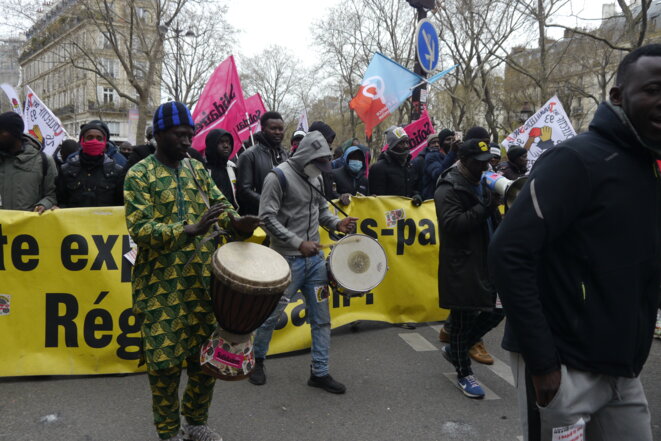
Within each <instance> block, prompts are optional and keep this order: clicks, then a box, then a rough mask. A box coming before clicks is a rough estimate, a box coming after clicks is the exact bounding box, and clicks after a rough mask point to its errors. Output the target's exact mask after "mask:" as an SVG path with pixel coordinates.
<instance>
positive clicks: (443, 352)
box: [441, 345, 454, 366]
mask: <svg viewBox="0 0 661 441" xmlns="http://www.w3.org/2000/svg"><path fill="white" fill-rule="evenodd" d="M441 355H443V358H445V359H446V360H447V361H448V363H450V364H451V365H453V366H454V363H452V358H451V357H450V345H446V346H443V347H442V348H441Z"/></svg>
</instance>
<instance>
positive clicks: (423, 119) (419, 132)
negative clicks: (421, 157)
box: [381, 110, 434, 159]
mask: <svg viewBox="0 0 661 441" xmlns="http://www.w3.org/2000/svg"><path fill="white" fill-rule="evenodd" d="M404 131H405V132H406V134H407V135H409V144H410V145H411V151H410V152H409V153H411V156H412V157H413V158H411V159H414V158H415V157H416V156H418V153H420V152H421V151H422V149H424V148H425V147H427V137H428V136H429V135H431V134H432V133H434V126H432V124H431V119H430V118H429V114H428V113H427V111H426V110H425V111H424V112H422V116H420V119H416V120H415V121H413V122H412V123H411V124H409V125H408V126H406V127H404ZM387 149H388V145H386V146H385V147H383V149H382V150H381V151H383V150H387Z"/></svg>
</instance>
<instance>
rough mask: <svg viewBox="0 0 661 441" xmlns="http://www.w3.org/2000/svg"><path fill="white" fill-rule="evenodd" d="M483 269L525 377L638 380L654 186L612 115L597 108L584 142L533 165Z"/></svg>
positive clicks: (649, 325) (647, 313)
mask: <svg viewBox="0 0 661 441" xmlns="http://www.w3.org/2000/svg"><path fill="white" fill-rule="evenodd" d="M489 263H490V265H491V270H492V271H493V273H494V275H495V281H496V285H497V288H498V292H499V294H500V297H501V300H502V302H503V306H504V308H505V312H506V314H507V321H508V323H509V325H510V326H511V330H512V331H513V337H514V338H515V339H516V341H517V343H518V344H519V345H520V350H521V353H522V355H523V357H524V359H525V361H526V367H527V369H528V370H529V371H530V372H531V374H533V375H538V374H545V373H548V372H551V371H554V370H556V369H559V367H560V364H561V363H563V364H566V365H567V366H569V367H572V368H574V369H579V370H583V371H588V372H594V373H597V374H605V375H611V376H617V377H635V376H637V375H638V374H639V373H640V371H641V369H642V367H643V364H644V363H645V360H646V359H647V356H648V355H649V350H650V346H651V344H652V334H653V332H654V326H655V322H656V310H657V308H658V307H659V300H660V299H659V282H660V280H661V182H660V179H659V170H658V166H657V164H656V161H655V160H654V158H653V156H652V154H651V153H650V151H649V150H648V149H646V148H645V146H644V144H643V142H642V141H641V140H640V138H639V137H638V135H637V133H636V131H635V130H634V129H633V127H632V126H631V124H630V123H629V122H628V120H627V118H626V117H625V115H624V113H623V111H622V109H621V108H619V107H614V106H612V105H611V104H609V103H602V104H601V105H600V106H599V107H598V108H597V111H596V113H595V116H594V119H593V120H592V122H591V123H590V128H589V131H588V132H585V133H581V134H580V135H578V136H575V137H573V138H571V139H569V140H567V141H565V142H563V143H562V144H560V145H558V146H556V147H554V148H552V149H549V150H548V151H547V152H545V153H544V154H543V155H541V156H540V157H539V159H537V161H536V162H535V165H534V166H533V169H532V170H531V172H530V175H529V178H528V181H527V183H526V185H525V186H524V187H523V190H522V191H521V192H520V193H519V195H518V196H517V198H516V201H515V202H514V204H513V205H512V207H511V208H510V209H509V210H508V212H507V215H506V216H505V218H504V220H503V223H502V224H501V225H500V227H499V229H498V231H497V232H496V234H495V236H494V237H493V240H492V243H491V247H490V250H489Z"/></svg>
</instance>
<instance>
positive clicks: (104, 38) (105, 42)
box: [99, 32, 112, 49]
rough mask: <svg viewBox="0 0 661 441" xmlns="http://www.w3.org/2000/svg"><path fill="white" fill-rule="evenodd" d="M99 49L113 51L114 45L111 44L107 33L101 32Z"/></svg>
mask: <svg viewBox="0 0 661 441" xmlns="http://www.w3.org/2000/svg"><path fill="white" fill-rule="evenodd" d="M99 48H101V49H112V43H110V34H108V33H107V32H101V33H100V34H99Z"/></svg>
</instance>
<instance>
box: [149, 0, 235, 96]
mask: <svg viewBox="0 0 661 441" xmlns="http://www.w3.org/2000/svg"><path fill="white" fill-rule="evenodd" d="M203 8H204V9H201V7H200V6H199V5H197V4H187V5H186V8H185V10H184V11H183V13H182V14H180V16H179V17H178V18H177V19H176V20H175V21H174V25H173V26H172V27H170V28H169V29H167V31H168V32H166V38H165V41H164V44H165V58H164V60H163V75H162V86H163V90H164V91H165V93H166V95H167V96H168V97H169V98H171V99H174V100H175V101H180V102H183V103H185V104H186V105H188V106H189V107H192V106H193V105H195V103H196V102H197V100H198V99H199V97H200V94H201V93H202V90H203V89H204V86H205V85H206V82H207V80H208V79H209V76H210V75H211V73H212V72H213V70H214V69H215V68H216V66H217V65H218V64H219V63H220V62H221V61H222V60H223V59H225V58H226V57H227V56H228V55H229V54H230V52H231V48H232V46H233V45H234V44H235V39H234V34H235V32H236V30H235V29H234V28H233V27H232V26H231V25H230V24H229V23H228V22H227V20H226V19H225V18H224V17H225V14H226V12H227V6H226V5H214V4H213V3H205V4H204V7H203Z"/></svg>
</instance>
